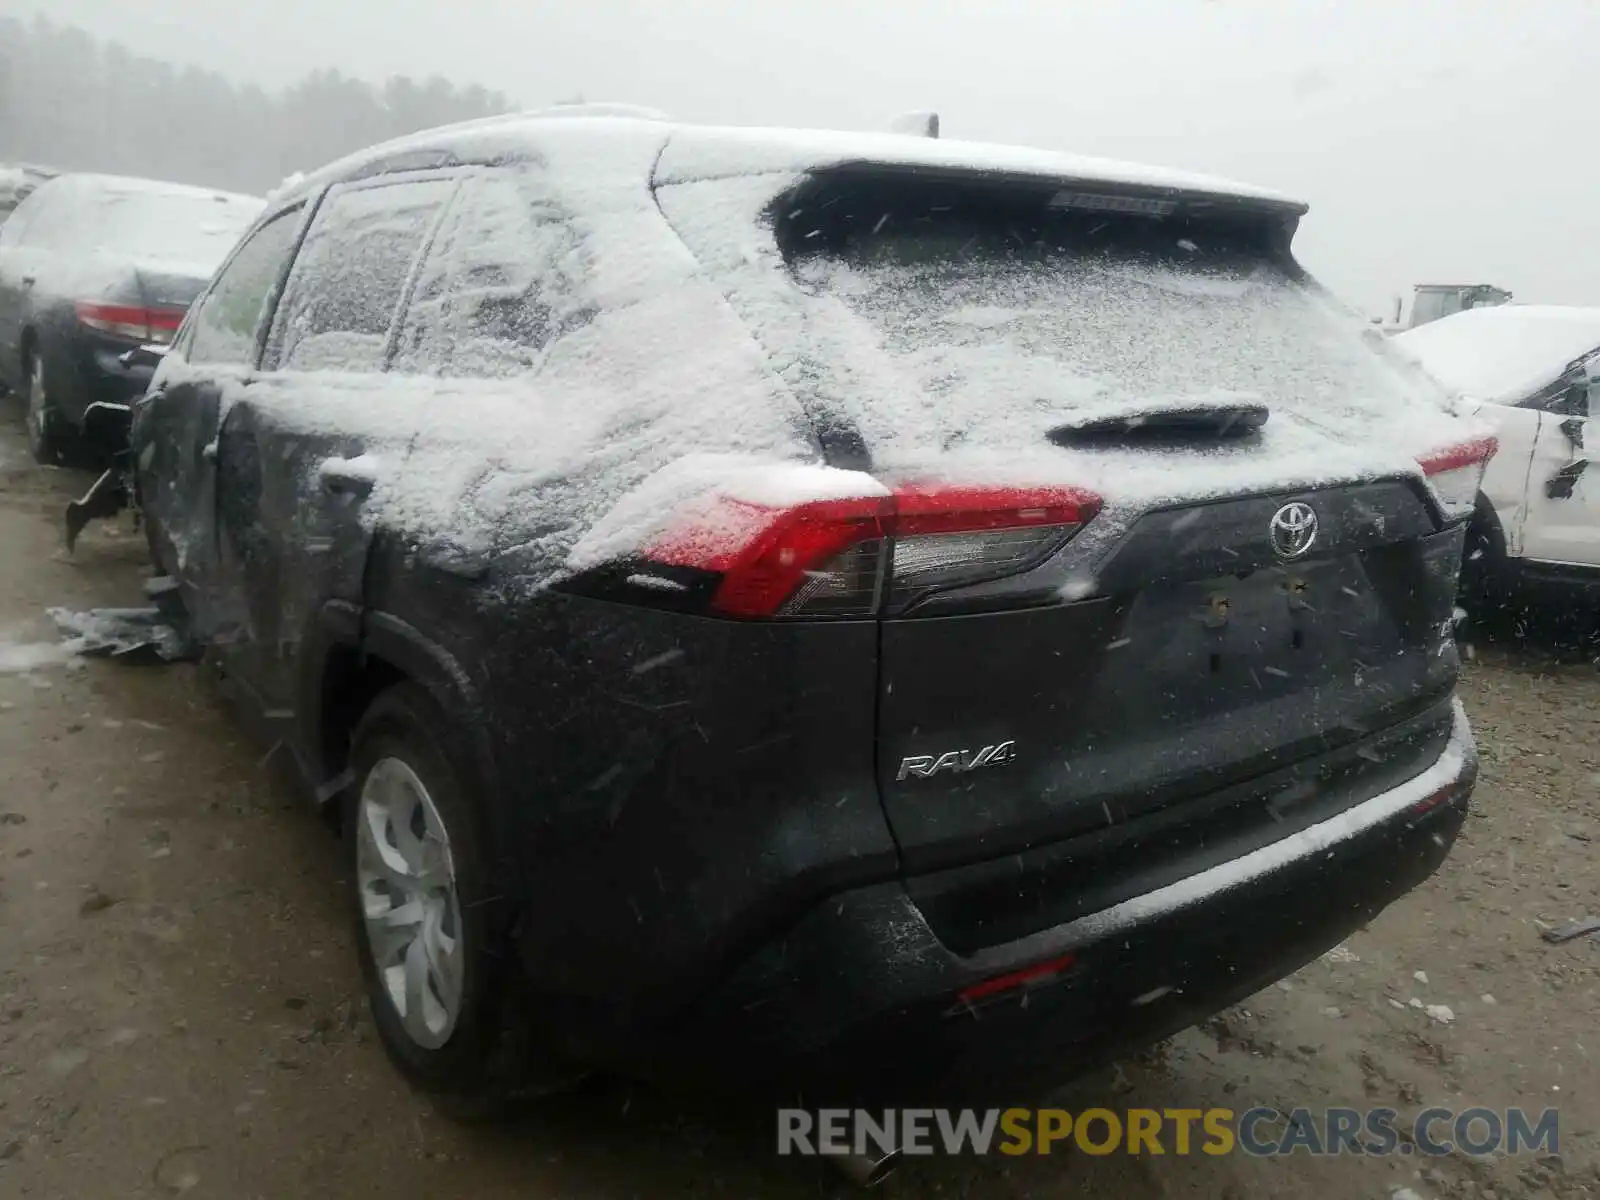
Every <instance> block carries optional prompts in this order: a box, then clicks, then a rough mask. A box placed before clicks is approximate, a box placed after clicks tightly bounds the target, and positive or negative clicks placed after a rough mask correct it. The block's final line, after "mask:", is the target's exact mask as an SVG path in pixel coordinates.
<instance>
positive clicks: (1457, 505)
mask: <svg viewBox="0 0 1600 1200" xmlns="http://www.w3.org/2000/svg"><path fill="white" fill-rule="evenodd" d="M1499 448H1500V443H1499V442H1498V441H1497V440H1496V439H1495V438H1492V437H1481V438H1474V439H1473V440H1472V441H1470V442H1461V443H1459V444H1457V445H1454V446H1445V447H1443V448H1442V449H1439V450H1435V451H1433V452H1432V453H1431V454H1426V455H1423V456H1422V457H1421V458H1419V459H1418V460H1417V465H1418V466H1420V467H1421V468H1422V473H1423V474H1424V475H1426V476H1427V477H1428V483H1429V484H1430V485H1432V487H1433V490H1434V493H1435V494H1436V495H1437V496H1438V497H1439V501H1440V503H1442V504H1443V505H1444V509H1445V512H1446V513H1448V514H1449V515H1450V516H1452V517H1465V516H1471V515H1472V510H1473V508H1474V507H1475V506H1476V504H1477V502H1478V489H1479V488H1480V487H1482V486H1483V473H1484V470H1485V469H1486V468H1487V467H1488V465H1489V460H1490V459H1491V458H1493V457H1494V454H1495V451H1496V450H1498V449H1499Z"/></svg>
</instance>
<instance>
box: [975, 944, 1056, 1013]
mask: <svg viewBox="0 0 1600 1200" xmlns="http://www.w3.org/2000/svg"><path fill="white" fill-rule="evenodd" d="M1076 961H1077V959H1076V958H1075V957H1074V956H1073V955H1071V954H1063V955H1062V956H1061V957H1060V958H1052V959H1049V960H1047V961H1045V962H1042V963H1034V964H1033V966H1031V967H1023V968H1022V969H1021V970H1020V971H1008V972H1006V973H1005V974H1004V975H996V976H995V977H994V978H993V979H985V980H984V981H983V982H982V983H975V984H973V985H972V986H971V987H968V988H962V989H961V991H959V992H957V993H956V999H958V1000H960V1001H961V1002H962V1003H963V1004H975V1003H977V1002H978V1001H979V1000H987V999H988V998H989V997H991V996H998V995H999V994H1000V993H1002V992H1010V991H1015V990H1016V989H1017V988H1024V987H1028V986H1030V985H1032V984H1038V983H1043V982H1044V981H1045V980H1047V979H1054V978H1055V977H1056V976H1057V975H1060V974H1061V973H1062V972H1063V971H1065V970H1067V969H1068V968H1069V967H1071V966H1072V964H1073V963H1074V962H1076Z"/></svg>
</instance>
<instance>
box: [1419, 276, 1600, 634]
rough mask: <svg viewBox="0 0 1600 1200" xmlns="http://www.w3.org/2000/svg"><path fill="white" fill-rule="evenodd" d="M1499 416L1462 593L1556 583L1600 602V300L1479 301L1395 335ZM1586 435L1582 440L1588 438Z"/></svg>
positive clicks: (1526, 589)
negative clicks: (1598, 464) (1572, 303)
mask: <svg viewBox="0 0 1600 1200" xmlns="http://www.w3.org/2000/svg"><path fill="white" fill-rule="evenodd" d="M1394 341H1395V344H1396V345H1397V346H1399V347H1400V348H1402V349H1403V350H1405V351H1407V352H1408V353H1409V354H1410V355H1411V356H1412V357H1413V358H1415V359H1416V360H1417V361H1418V362H1420V363H1421V364H1422V366H1423V367H1424V368H1425V369H1426V370H1427V371H1429V372H1430V373H1431V374H1432V375H1434V376H1435V377H1436V378H1437V379H1439V381H1440V382H1442V383H1443V384H1444V385H1445V386H1446V387H1448V388H1451V389H1452V390H1454V391H1457V392H1459V393H1460V394H1461V395H1462V396H1463V397H1465V398H1466V399H1468V400H1470V401H1472V402H1474V403H1475V404H1476V405H1477V407H1478V412H1479V415H1480V416H1482V417H1484V418H1486V419H1488V420H1490V421H1492V422H1493V423H1494V424H1495V425H1496V426H1497V427H1498V433H1499V438H1500V451H1499V453H1498V454H1496V455H1495V457H1494V458H1493V459H1491V460H1490V462H1489V469H1488V472H1487V473H1486V474H1485V476H1484V480H1483V490H1482V493H1481V494H1480V496H1479V497H1478V511H1477V516H1476V517H1475V519H1474V522H1473V527H1472V531H1471V532H1470V533H1469V535H1468V538H1469V541H1468V550H1467V562H1466V564H1465V566H1464V569H1463V572H1462V584H1463V592H1464V594H1465V595H1466V596H1467V598H1468V599H1469V600H1476V601H1479V602H1484V601H1487V602H1489V603H1491V604H1494V603H1504V602H1506V601H1508V600H1511V599H1513V598H1518V597H1520V596H1523V595H1527V594H1530V593H1531V592H1532V591H1534V590H1538V591H1540V592H1549V591H1561V592H1564V593H1566V595H1567V597H1568V598H1569V599H1572V598H1574V597H1575V598H1576V599H1577V600H1578V602H1579V603H1583V604H1596V603H1600V468H1592V469H1591V468H1590V464H1589V458H1590V456H1591V455H1593V454H1594V452H1595V451H1596V450H1597V449H1600V308H1553V307H1541V306H1535V305H1503V306H1499V307H1493V308H1476V309H1470V310H1468V311H1466V312H1462V313H1457V314H1455V315H1454V316H1450V317H1445V318H1443V319H1442V320H1438V321H1432V322H1429V323H1428V324H1426V325H1422V326H1419V327H1418V328H1416V329H1411V330H1408V331H1407V332H1405V333H1402V334H1400V335H1398V336H1397V337H1396V338H1395V339H1394ZM1586 443H1587V444H1586Z"/></svg>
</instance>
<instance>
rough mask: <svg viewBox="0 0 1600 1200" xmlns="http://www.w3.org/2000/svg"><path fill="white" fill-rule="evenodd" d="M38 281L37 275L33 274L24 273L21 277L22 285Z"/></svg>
mask: <svg viewBox="0 0 1600 1200" xmlns="http://www.w3.org/2000/svg"><path fill="white" fill-rule="evenodd" d="M38 282H39V279H38V277H37V276H34V275H24V276H23V277H22V286H23V287H32V286H33V285H34V284H36V283H38Z"/></svg>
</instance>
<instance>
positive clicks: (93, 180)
mask: <svg viewBox="0 0 1600 1200" xmlns="http://www.w3.org/2000/svg"><path fill="white" fill-rule="evenodd" d="M51 182H52V186H54V187H56V188H67V187H71V188H76V189H82V190H83V191H87V192H100V193H121V194H124V195H135V194H143V195H161V196H206V197H220V198H222V199H225V200H230V201H238V202H241V203H245V204H258V205H259V204H260V203H261V197H259V196H247V195H244V194H242V193H240V192H227V191H223V190H222V189H221V188H203V187H194V186H192V185H190V184H187V183H168V182H166V181H165V180H161V179H141V178H139V177H138V176H136V175H97V174H91V173H89V172H77V171H74V172H72V173H71V174H70V175H61V176H58V177H57V179H55V180H52V181H51Z"/></svg>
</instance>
